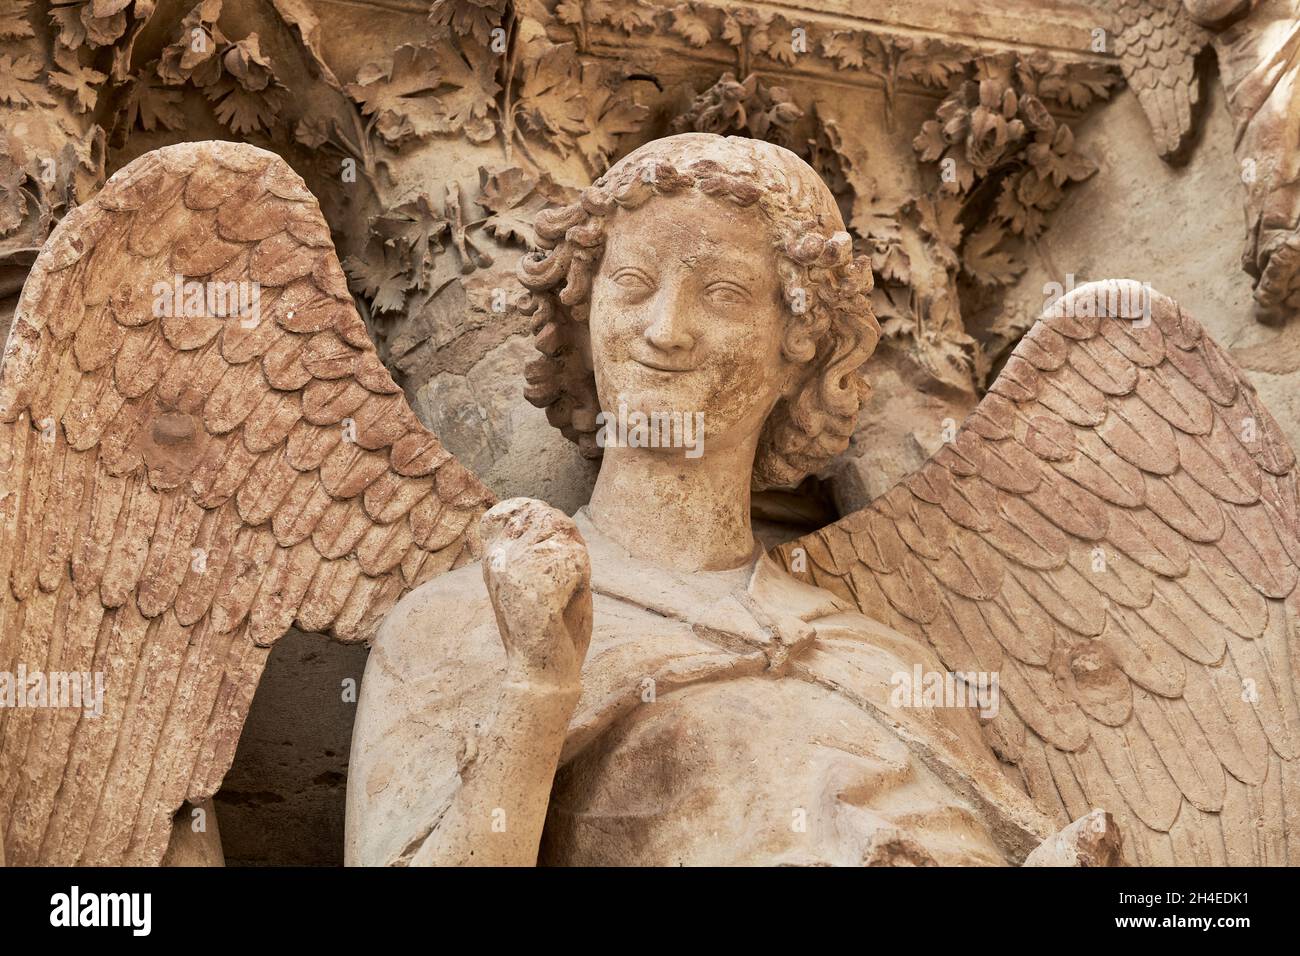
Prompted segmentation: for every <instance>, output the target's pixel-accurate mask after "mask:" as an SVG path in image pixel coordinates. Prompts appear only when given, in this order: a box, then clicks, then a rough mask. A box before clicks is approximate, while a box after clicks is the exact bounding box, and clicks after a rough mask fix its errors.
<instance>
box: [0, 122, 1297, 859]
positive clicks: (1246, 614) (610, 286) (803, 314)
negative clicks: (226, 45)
mask: <svg viewBox="0 0 1300 956" xmlns="http://www.w3.org/2000/svg"><path fill="white" fill-rule="evenodd" d="M537 232H538V235H539V236H540V237H541V238H542V241H543V244H544V246H545V250H546V251H545V252H544V253H542V254H539V255H536V256H533V257H530V258H527V259H525V260H524V261H523V263H522V265H521V274H522V278H523V281H524V283H525V285H526V286H527V287H528V288H529V289H530V290H531V293H532V296H533V308H534V312H533V315H534V317H535V332H536V342H537V346H538V350H539V353H540V356H539V358H538V360H537V361H536V362H535V363H533V364H532V365H530V366H529V368H528V369H527V370H526V372H525V379H526V383H527V384H526V388H525V394H526V395H527V396H528V397H529V399H530V400H532V401H534V402H535V403H537V404H539V405H542V406H544V407H546V409H547V414H548V417H549V419H550V421H551V422H552V423H553V424H555V425H556V426H557V427H559V428H560V429H561V430H562V431H563V432H564V434H565V435H566V436H568V437H569V438H571V439H573V440H574V441H576V442H577V443H578V444H579V446H580V447H581V449H582V450H583V451H584V452H585V453H587V454H588V455H591V456H593V457H595V456H600V457H601V458H602V465H601V470H600V476H599V480H598V482H597V486H596V489H595V492H594V494H593V496H592V499H591V502H590V504H589V505H588V506H587V507H585V508H583V509H581V510H580V511H579V512H578V513H577V514H576V515H575V516H573V517H572V518H570V517H567V516H565V515H563V514H561V513H559V512H557V511H555V510H554V509H551V508H549V507H547V506H545V505H543V504H541V503H540V502H533V501H529V500H527V499H512V500H510V501H506V502H502V503H500V504H498V505H495V506H494V507H490V508H489V506H490V505H492V497H491V495H490V493H489V492H488V491H487V490H486V489H485V488H484V487H483V486H482V484H481V483H479V482H478V481H477V480H476V479H475V478H474V477H473V476H472V475H471V474H469V473H468V472H467V471H466V470H465V469H464V468H463V467H461V466H460V465H459V464H458V463H457V462H456V461H455V460H454V459H452V458H451V457H450V455H449V454H448V453H447V452H446V451H445V450H444V449H442V448H441V446H440V445H439V443H438V442H437V440H436V438H434V436H432V435H431V434H429V433H428V432H427V431H426V430H425V429H424V428H423V427H422V426H421V425H420V424H419V422H418V421H416V419H415V417H414V415H413V414H412V413H411V412H410V410H409V409H408V408H407V406H406V404H405V402H404V400H403V397H402V395H401V393H400V390H399V389H398V388H397V387H396V386H395V385H394V384H393V382H392V380H391V378H389V376H388V375H387V373H386V372H385V371H384V369H383V367H382V365H381V364H380V363H379V361H378V359H377V358H376V356H375V353H374V350H373V346H372V345H371V343H370V341H369V339H368V337H367V334H366V330H365V328H364V325H363V324H362V322H361V321H360V319H359V317H358V316H357V314H356V312H355V310H354V308H353V307H352V304H351V300H350V298H349V296H348V293H347V290H346V288H345V286H344V283H343V279H342V276H341V273H340V271H339V268H338V263H337V261H336V258H335V256H334V253H333V249H332V246H331V243H330V238H329V235H328V231H327V230H326V228H325V225H324V223H323V221H322V219H321V217H320V213H319V210H318V208H317V206H316V204H315V202H314V200H313V199H312V198H311V196H310V194H309V193H308V192H307V190H306V189H305V187H304V186H303V184H302V182H301V181H300V180H299V179H298V178H297V177H296V176H295V175H294V174H292V173H291V172H290V171H289V170H288V168H287V167H286V166H285V165H284V164H283V163H282V162H281V161H279V160H278V159H276V158H275V157H273V156H272V155H271V154H268V153H265V152H262V151H260V150H257V149H254V148H252V147H248V146H241V145H235V144H226V143H212V144H188V145H184V146H176V147H169V148H166V149H163V150H160V151H158V152H155V153H151V154H148V155H146V156H145V157H142V158H141V159H139V160H137V161H136V162H135V163H132V164H131V165H130V166H128V167H126V168H125V169H124V170H122V171H121V172H120V173H118V174H117V175H116V176H115V177H114V178H113V179H112V180H110V182H109V184H108V185H107V186H106V188H105V189H104V191H103V192H102V193H101V194H100V195H99V196H98V197H97V198H96V199H94V200H92V201H91V202H90V203H88V204H86V205H85V206H82V207H81V208H79V209H78V210H76V211H75V212H74V213H73V214H71V215H70V216H69V217H68V218H67V219H66V220H65V221H64V222H63V223H62V225H61V226H60V227H59V228H58V229H57V230H56V232H55V233H54V235H53V236H52V237H51V239H50V242H49V243H48V244H47V247H46V248H45V250H44V251H43V252H42V254H41V257H40V258H39V260H38V262H37V264H36V266H35V267H34V269H33V272H32V275H31V277H30V279H29V280H28V283H27V286H26V287H25V289H24V292H23V296H22V299H21V301H20V304H19V311H18V315H17V317H16V320H15V324H14V328H13V331H12V332H11V334H10V339H9V342H8V344H7V346H6V349H5V355H4V364H3V367H2V370H0V507H2V508H3V512H2V513H0V535H2V536H3V538H2V539H0V570H3V571H4V574H3V588H4V589H3V591H0V615H3V620H2V621H0V668H8V671H7V673H10V674H15V673H18V672H19V671H20V670H23V671H25V672H30V673H41V674H54V673H56V672H58V673H80V672H91V671H95V672H102V673H104V675H105V692H104V700H103V707H102V713H101V714H100V715H98V716H95V715H94V714H93V711H92V712H89V713H88V712H87V711H85V710H71V709H32V708H27V709H24V708H17V709H12V710H6V709H0V722H2V723H0V827H2V828H3V833H4V840H3V845H4V849H5V856H6V859H7V862H8V863H10V864H25V863H44V862H48V863H83V864H85V863H119V862H132V863H156V862H159V861H160V860H162V859H164V857H165V856H167V857H168V858H172V859H174V858H175V851H176V848H177V846H178V844H181V843H183V842H184V839H185V837H184V832H185V831H186V830H188V827H182V826H181V825H180V822H179V821H178V822H177V823H176V825H175V826H173V816H174V815H175V814H176V812H177V809H178V808H179V807H180V806H181V805H182V803H183V801H186V800H188V801H190V802H192V803H193V802H198V801H201V800H203V799H204V798H206V797H208V796H210V795H211V794H212V793H213V792H214V791H215V789H216V788H217V787H218V786H219V783H220V780H221V777H222V775H223V773H224V772H225V770H226V768H227V767H228V766H229V763H230V760H231V757H232V755H233V750H234V745H235V742H236V740H237V737H238V734H239V730H240V727H241V725H242V722H243V719H244V716H245V715H246V713H247V709H248V704H249V700H250V699H251V696H252V693H253V689H254V687H255V685H256V682H257V679H258V676H259V673H260V669H261V667H262V664H263V663H264V661H265V657H266V654H267V647H268V646H269V645H270V644H272V643H273V642H274V641H275V640H276V638H277V637H278V636H279V635H280V634H281V633H282V632H283V631H285V630H286V629H287V628H288V627H289V626H290V625H291V624H296V625H297V626H299V627H301V628H303V629H305V630H310V631H322V632H327V633H330V634H332V635H334V636H336V637H339V638H341V639H345V640H349V639H351V640H356V639H364V640H372V641H373V644H372V650H371V655H370V658H369V662H368V664H367V668H366V673H365V677H364V680H363V684H362V692H361V699H360V704H359V709H358V714H357V721H356V727H355V732H354V741H353V752H352V758H351V765H350V770H349V779H348V808H347V810H348V822H347V836H346V840H347V845H346V848H345V850H346V858H347V861H348V862H349V863H352V864H377V865H426V864H440V865H446V864H512V865H533V864H683V863H692V864H693V863H715V864H722V863H745V864H755V863H757V864H809V865H811V864H848V865H861V864H867V865H926V864H988V865H1003V864H1019V863H1029V864H1076V865H1077V864H1089V865H1104V864H1110V863H1114V862H1118V861H1120V860H1124V861H1128V862H1133V863H1147V862H1176V863H1201V862H1204V863H1237V862H1241V863H1251V862H1261V863H1280V862H1289V861H1290V860H1291V859H1294V858H1295V856H1296V855H1297V854H1300V849H1297V848H1296V847H1295V844H1296V842H1297V840H1298V839H1300V837H1298V836H1297V834H1300V822H1297V821H1296V820H1295V819H1294V818H1295V816H1296V814H1297V809H1296V807H1297V801H1296V799H1295V794H1296V793H1297V763H1296V757H1297V750H1298V749H1300V715H1298V712H1297V705H1296V700H1295V669H1294V667H1295V665H1294V664H1293V661H1292V657H1293V654H1295V653H1297V650H1296V647H1295V637H1294V626H1295V605H1294V604H1293V603H1292V601H1293V598H1292V596H1291V595H1292V591H1293V590H1294V586H1295V583H1296V578H1297V574H1298V573H1300V564H1298V559H1300V536H1298V534H1297V530H1298V528H1297V522H1298V521H1300V508H1298V506H1297V498H1296V493H1297V492H1296V488H1295V484H1294V456H1293V454H1292V452H1291V450H1290V448H1289V447H1288V446H1287V443H1286V441H1285V440H1284V439H1283V438H1282V437H1281V436H1280V435H1279V434H1278V431H1277V428H1276V425H1275V424H1274V423H1273V422H1272V420H1271V419H1270V418H1269V417H1268V415H1267V413H1266V412H1265V411H1264V410H1263V409H1262V408H1261V407H1259V405H1258V403H1257V401H1256V399H1255V396H1254V393H1253V390H1252V389H1251V388H1250V387H1249V385H1248V384H1247V383H1246V382H1245V381H1244V380H1243V379H1242V378H1241V376H1240V375H1239V374H1238V373H1237V371H1236V370H1235V369H1234V367H1233V366H1232V364H1231V362H1230V360H1229V359H1228V358H1227V357H1226V356H1225V355H1224V353H1223V352H1222V351H1221V350H1219V349H1218V347H1217V346H1215V345H1214V343H1212V342H1210V341H1208V340H1207V339H1206V338H1205V337H1204V336H1203V335H1202V333H1201V330H1200V328H1199V326H1197V325H1196V324H1195V322H1194V321H1193V320H1192V319H1191V318H1190V317H1188V316H1187V315H1185V314H1184V313H1182V312H1181V311H1180V310H1179V309H1178V307H1177V306H1176V305H1175V304H1174V303H1173V302H1171V301H1170V300H1168V299H1166V298H1164V297H1163V296H1160V295H1159V294H1156V293H1150V294H1149V295H1148V294H1147V293H1146V292H1145V290H1143V289H1142V287H1140V286H1138V285H1137V284H1135V283H1108V284H1102V285H1091V286H1086V287H1084V288H1082V289H1079V290H1076V291H1074V292H1073V293H1071V294H1070V295H1068V296H1066V297H1065V298H1064V299H1062V300H1061V301H1059V302H1057V303H1056V304H1055V305H1054V306H1053V307H1051V309H1049V312H1048V314H1047V315H1046V316H1045V317H1044V318H1043V319H1041V320H1040V321H1039V323H1038V324H1037V325H1036V326H1035V327H1034V329H1033V330H1032V331H1031V332H1030V333H1029V335H1028V336H1027V337H1026V339H1025V341H1024V342H1023V343H1022V344H1021V345H1020V346H1019V348H1018V349H1017V351H1016V353H1015V355H1014V356H1013V357H1012V359H1011V360H1010V361H1009V362H1008V364H1007V366H1006V368H1005V369H1004V371H1003V372H1002V374H1001V376H1000V377H999V378H998V380H997V382H996V383H995V385H994V387H993V389H992V391H991V393H990V394H989V395H988V396H987V397H986V398H985V400H984V401H983V402H982V403H981V405H980V406H979V408H978V410H977V412H976V413H975V415H974V416H973V417H972V418H971V420H970V421H969V422H968V423H967V424H966V425H965V427H964V428H963V429H962V430H961V431H960V432H959V433H958V434H957V435H956V436H955V438H954V440H953V441H952V442H951V443H949V444H948V445H946V446H945V447H944V448H943V449H942V450H941V451H940V452H939V453H938V454H937V455H936V456H935V458H934V459H932V460H931V461H930V462H929V463H927V464H926V465H925V466H924V467H923V468H922V469H921V470H920V471H918V472H917V473H916V474H915V475H912V476H911V477H909V478H908V479H906V480H905V481H904V482H903V483H901V484H900V485H899V486H898V487H897V488H895V489H894V490H893V491H891V492H890V493H889V494H888V495H886V496H885V497H884V498H883V499H882V500H880V501H878V502H876V503H875V504H873V505H872V506H871V507H869V508H867V509H865V510H864V511H862V512H859V513H857V514H854V515H850V516H848V517H846V518H844V519H843V520H841V521H839V522H837V523H836V524H834V525H832V526H830V527H828V528H825V529H823V530H821V531H820V532H818V533H817V534H815V535H812V536H810V537H809V538H807V539H804V540H802V541H797V542H792V543H791V544H789V545H787V546H785V547H783V548H782V549H780V550H779V551H778V552H776V553H775V554H773V555H767V554H764V553H763V549H762V548H761V547H759V546H758V545H756V543H755V540H754V537H753V534H752V532H751V529H750V524H749V502H750V494H751V489H753V488H764V487H769V486H790V485H793V484H795V483H796V482H797V481H798V480H799V479H800V478H801V477H802V476H804V475H805V474H808V473H811V472H814V471H816V470H817V469H819V468H820V467H821V466H822V465H823V464H825V463H826V462H828V461H829V460H830V459H831V458H832V457H833V456H834V455H836V454H838V453H839V452H840V451H842V450H843V449H844V448H845V447H846V444H847V442H848V438H849V436H850V434H851V433H852V431H853V427H854V423H855V421H856V418H857V416H858V413H859V410H860V407H861V404H862V401H863V398H864V396H865V395H866V389H867V385H866V383H865V381H864V380H863V378H862V375H861V367H862V365H863V363H864V362H865V361H866V359H867V357H868V356H869V355H870V353H871V351H872V349H873V347H874V345H875V343H876V339H877V335H878V330H877V326H876V323H875V320H874V318H873V316H872V314H871V310H870V306H869V302H868V298H867V293H868V292H869V290H870V286H871V273H870V269H869V266H868V264H867V263H866V261H865V260H864V259H862V258H860V257H856V256H855V255H854V254H853V250H852V247H851V244H850V241H849V237H848V235H847V233H845V232H844V228H843V222H842V220H841V218H840V215H839V212H838V210H837V208H836V206H835V203H834V200H833V198H832V197H831V194H830V192H829V190H828V189H827V188H826V186H825V185H824V184H823V183H822V182H821V181H820V180H819V179H818V177H817V175H816V174H815V173H814V172H813V170H812V169H810V168H809V167H808V166H807V165H805V164H804V163H803V162H802V161H801V160H799V159H798V158H797V157H795V156H794V155H793V154H792V153H789V152H787V151H785V150H783V149H781V148H779V147H776V146H772V145H769V144H766V143H763V142H760V141H755V140H748V139H740V138H724V137H719V136H713V135H708V134H684V135H681V136H674V137H669V138H667V139H663V140H657V141H654V142H652V143H649V144H647V145H646V146H643V147H641V148H640V149H638V150H636V151H634V152H633V153H631V154H630V155H629V156H627V157H625V158H624V159H623V160H621V161H620V162H619V163H617V164H616V165H615V166H614V167H612V168H611V169H610V170H609V171H608V172H607V173H606V174H605V175H604V176H602V177H601V178H600V179H599V180H598V181H597V182H596V183H595V184H594V185H593V186H591V187H590V188H589V189H587V190H585V191H584V192H583V194H582V196H581V199H580V201H579V202H577V203H575V204H574V205H572V206H567V207H564V208H560V209H553V210H550V211H547V212H545V213H542V214H540V216H539V217H538V222H537ZM169 284H170V285H171V286H172V291H171V292H170V293H168V292H167V287H168V285H169ZM245 285H248V286H251V287H252V288H253V290H254V291H255V292H256V295H255V296H250V297H244V296H243V295H242V293H240V291H239V290H241V289H243V288H244V286H245ZM191 286H193V288H191ZM214 289H216V290H220V291H223V293H224V294H225V298H226V305H227V306H229V303H230V301H231V300H234V301H235V302H236V308H234V309H231V308H225V309H222V308H218V307H216V306H219V305H221V303H215V304H214V302H213V301H203V297H204V295H211V294H212V292H213V290H214ZM195 290H197V291H195ZM191 293H193V295H192V294H191ZM246 298H249V299H252V300H254V301H255V302H256V305H255V306H254V307H253V308H251V309H249V308H247V307H246V306H247V305H249V304H251V303H250V302H246ZM192 299H194V300H196V301H191V300H192ZM1135 302H1137V303H1138V304H1137V306H1136V307H1135ZM191 306H193V308H191ZM485 509H486V513H484V512H485ZM480 515H481V516H482V520H481V521H479V520H478V519H479V517H480ZM480 558H481V560H476V559H480ZM471 562H472V563H471ZM403 595H405V596H403ZM909 682H911V683H910V685H909ZM922 687H924V693H922V692H921V690H922ZM904 689H906V690H909V691H910V692H900V691H901V690H904ZM931 690H935V691H936V693H934V694H933V695H932V694H931V693H930V691H931ZM968 690H972V691H974V693H970V694H968V693H967V691H968ZM972 698H973V699H974V703H973V705H972ZM169 848H170V851H169Z"/></svg>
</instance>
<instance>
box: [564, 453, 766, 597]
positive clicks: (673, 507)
mask: <svg viewBox="0 0 1300 956" xmlns="http://www.w3.org/2000/svg"><path fill="white" fill-rule="evenodd" d="M753 463H754V448H753V447H752V445H751V446H740V447H733V448H710V449H709V452H708V454H707V455H703V456H701V457H699V458H695V459H690V458H686V457H685V456H684V455H683V454H682V452H681V450H680V449H678V450H674V449H644V448H625V447H624V448H606V449H605V453H604V458H603V461H602V462H601V466H600V477H599V478H597V479H596V488H595V491H593V492H592V495H591V503H590V504H589V505H588V508H587V511H588V514H589V515H590V516H591V521H592V523H593V524H594V525H595V526H596V527H597V528H598V529H599V530H600V531H601V532H602V533H604V534H606V535H608V536H609V537H610V538H613V539H614V540H615V541H616V542H618V543H619V544H620V545H622V547H623V548H624V550H626V551H627V552H628V553H629V554H630V555H632V556H633V557H635V558H640V559H642V560H645V561H650V562H653V563H654V564H658V565H660V566H661V567H666V568H672V569H673V570H676V571H724V570H729V569H731V568H738V567H741V566H742V565H744V564H746V563H747V562H748V561H749V560H750V558H751V557H752V556H753V551H754V534H753V531H752V530H751V529H750V525H749V482H750V472H751V470H752V468H753Z"/></svg>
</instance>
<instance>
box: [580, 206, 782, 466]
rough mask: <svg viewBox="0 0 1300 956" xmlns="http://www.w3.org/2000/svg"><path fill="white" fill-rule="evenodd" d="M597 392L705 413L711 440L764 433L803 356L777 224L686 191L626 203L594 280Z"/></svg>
mask: <svg viewBox="0 0 1300 956" xmlns="http://www.w3.org/2000/svg"><path fill="white" fill-rule="evenodd" d="M590 302H591V311H590V320H589V321H590V328H591V346H592V356H593V357H594V359H595V362H594V364H595V374H596V392H597V395H598V397H599V400H600V406H601V408H602V409H603V410H604V411H605V412H606V414H607V415H613V414H615V410H616V409H617V407H618V406H619V404H620V403H624V404H626V405H627V407H628V408H629V409H632V410H639V411H642V412H645V413H646V414H648V415H649V414H654V413H661V412H667V413H681V414H689V415H698V414H701V413H702V414H703V422H704V428H705V431H706V433H707V435H708V441H709V445H710V446H711V447H714V448H718V447H727V446H730V445H733V444H739V443H743V442H745V441H747V440H749V441H756V440H757V436H758V432H759V431H760V429H761V428H762V426H763V422H764V421H765V420H766V418H767V416H768V414H769V413H770V412H771V411H772V408H773V407H774V406H775V404H776V402H777V400H778V399H779V398H780V397H781V395H782V393H783V392H784V391H785V390H786V388H787V385H788V382H789V381H790V378H791V375H792V373H793V372H794V364H793V363H791V362H790V361H788V360H787V359H786V358H785V357H784V356H783V354H782V347H781V346H782V338H783V335H784V330H785V325H786V322H787V319H788V317H789V316H788V312H789V306H787V305H786V303H785V301H784V299H783V297H782V290H781V284H780V280H779V275H778V269H777V252H776V247H775V237H774V236H773V234H772V228H771V225H770V224H769V223H768V222H767V221H766V220H765V219H764V217H763V216H762V214H761V213H760V212H759V211H758V210H755V209H753V208H748V209H746V208H737V207H736V206H734V205H732V204H729V203H725V202H722V201H718V200H714V199H710V198H707V197H700V196H698V195H695V196H691V195H681V196H669V197H661V198H660V199H658V200H657V201H655V202H651V203H647V204H645V205H644V206H642V207H640V208H638V209H631V210H625V211H623V212H621V213H620V214H619V215H618V216H617V217H616V219H615V221H614V222H612V223H611V224H610V227H609V230H608V235H607V241H606V246H605V251H604V255H603V257H602V260H601V264H600V269H599V271H598V272H597V274H596V276H595V278H594V280H593V282H592V289H591V300H590Z"/></svg>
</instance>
